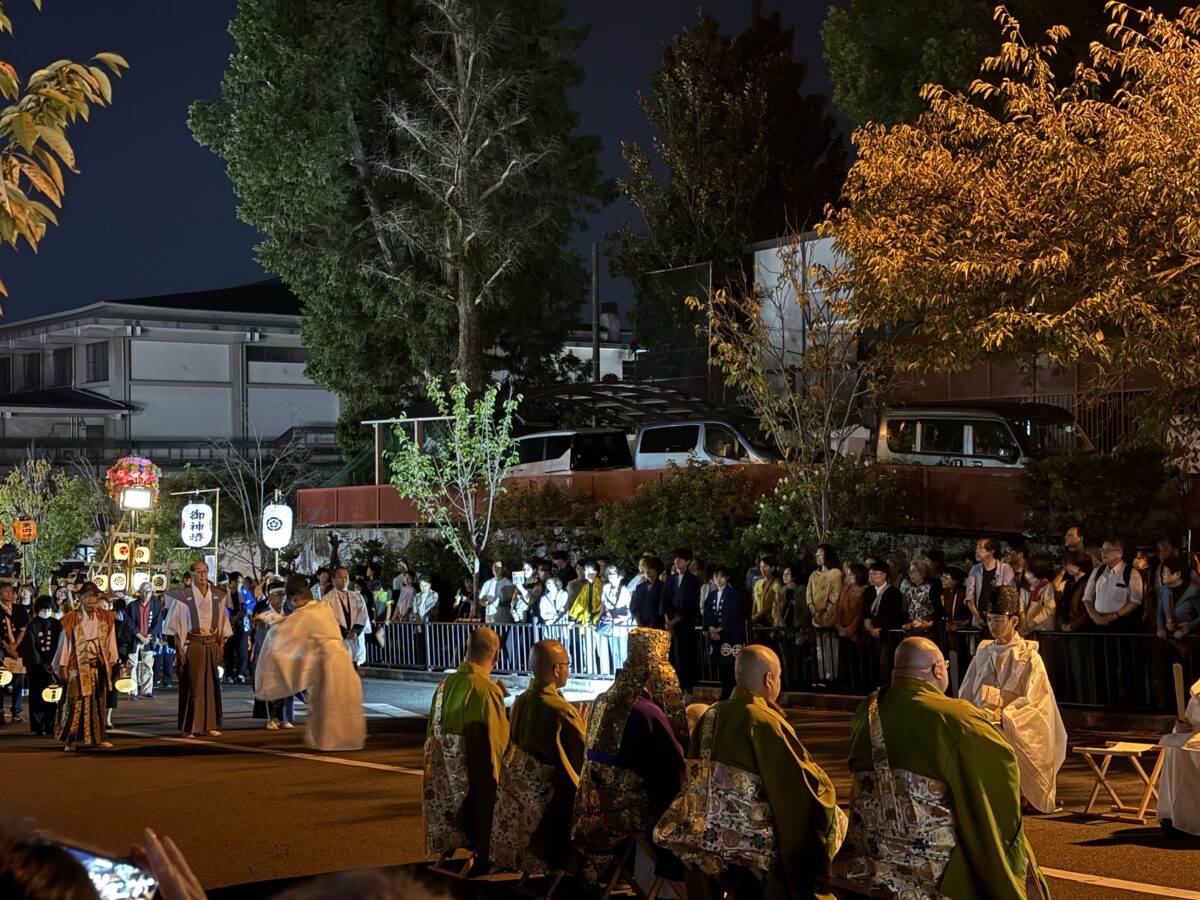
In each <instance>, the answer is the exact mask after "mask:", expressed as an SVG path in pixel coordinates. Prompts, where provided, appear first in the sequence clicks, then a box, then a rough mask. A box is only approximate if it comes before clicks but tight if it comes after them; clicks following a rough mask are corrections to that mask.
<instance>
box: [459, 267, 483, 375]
mask: <svg viewBox="0 0 1200 900" xmlns="http://www.w3.org/2000/svg"><path fill="white" fill-rule="evenodd" d="M475 296H476V285H475V283H474V279H473V278H472V277H471V272H470V268H469V266H468V265H466V264H464V265H461V266H460V267H459V270H458V380H459V381H461V382H462V383H463V384H465V385H466V386H467V388H468V389H469V390H471V391H482V390H483V386H484V376H485V374H486V373H485V372H484V365H483V333H482V331H481V329H480V322H479V312H480V308H479V306H478V305H477V304H476V303H475Z"/></svg>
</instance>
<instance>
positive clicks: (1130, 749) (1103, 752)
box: [1071, 741, 1163, 825]
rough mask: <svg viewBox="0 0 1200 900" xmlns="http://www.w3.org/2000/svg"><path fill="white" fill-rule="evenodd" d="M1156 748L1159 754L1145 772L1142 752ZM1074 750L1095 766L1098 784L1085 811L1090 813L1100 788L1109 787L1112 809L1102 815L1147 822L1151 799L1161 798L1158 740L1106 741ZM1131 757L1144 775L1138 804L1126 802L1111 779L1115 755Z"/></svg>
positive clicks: (1160, 753)
mask: <svg viewBox="0 0 1200 900" xmlns="http://www.w3.org/2000/svg"><path fill="white" fill-rule="evenodd" d="M1155 750H1157V751H1158V756H1157V757H1156V758H1155V760H1154V766H1153V768H1151V770H1150V774H1148V775H1147V774H1146V770H1145V769H1144V768H1143V767H1142V764H1141V762H1140V758H1141V756H1142V754H1143V753H1147V752H1153V751H1155ZM1071 752H1072V753H1078V754H1080V755H1081V756H1082V757H1083V758H1084V759H1085V760H1086V761H1087V764H1088V766H1089V767H1090V768H1091V770H1092V774H1093V775H1094V776H1095V779H1096V785H1095V787H1093V788H1092V796H1091V797H1089V798H1088V802H1087V806H1086V807H1084V810H1083V811H1084V813H1090V812H1091V811H1092V807H1093V806H1095V805H1096V798H1097V797H1098V796H1100V789H1101V788H1104V790H1106V791H1108V796H1109V797H1111V798H1112V812H1110V813H1102V814H1101V815H1109V816H1112V817H1114V818H1131V819H1133V820H1134V821H1136V822H1137V823H1138V824H1139V825H1145V824H1146V818H1147V816H1149V815H1151V814H1152V813H1153V810H1151V809H1150V801H1151V800H1158V776H1159V775H1160V774H1161V772H1162V765H1163V748H1162V747H1159V746H1158V745H1157V744H1137V743H1126V742H1123V741H1105V744H1104V746H1103V747H1072V748H1071ZM1096 757H1101V758H1102V760H1103V761H1102V762H1100V763H1097V762H1096ZM1118 758H1124V759H1128V760H1129V762H1130V763H1131V764H1132V765H1133V768H1134V770H1135V771H1136V772H1137V773H1138V776H1139V777H1140V778H1141V779H1142V784H1143V785H1145V789H1144V790H1143V791H1142V800H1141V803H1140V804H1138V805H1137V806H1129V805H1127V804H1125V803H1124V802H1123V801H1122V800H1121V798H1120V797H1119V796H1118V795H1117V792H1116V790H1114V789H1113V786H1112V783H1111V782H1110V781H1109V780H1108V767H1109V766H1110V765H1111V764H1112V761H1113V760H1114V759H1118Z"/></svg>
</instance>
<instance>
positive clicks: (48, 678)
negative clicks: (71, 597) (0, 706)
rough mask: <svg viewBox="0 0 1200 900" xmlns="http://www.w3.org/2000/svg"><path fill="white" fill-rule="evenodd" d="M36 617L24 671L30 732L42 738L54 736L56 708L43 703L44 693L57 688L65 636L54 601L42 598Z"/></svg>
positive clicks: (28, 638)
mask: <svg viewBox="0 0 1200 900" xmlns="http://www.w3.org/2000/svg"><path fill="white" fill-rule="evenodd" d="M34 609H35V614H34V618H33V621H32V622H30V623H29V630H28V631H27V632H25V645H24V647H23V648H22V649H23V651H24V655H25V669H26V671H27V672H28V683H29V729H30V731H32V732H33V733H34V734H36V735H39V736H41V737H53V736H54V712H55V710H56V708H57V707H56V706H55V704H53V703H47V702H46V701H45V700H44V699H42V691H44V690H46V688H48V687H50V686H51V685H52V684H54V669H53V666H52V663H53V662H54V651H55V649H56V648H57V647H58V639H59V636H60V635H61V634H62V623H61V622H59V621H58V619H56V618H54V616H53V612H54V600H53V598H51V597H39V598H38V600H37V603H36V604H35V605H34Z"/></svg>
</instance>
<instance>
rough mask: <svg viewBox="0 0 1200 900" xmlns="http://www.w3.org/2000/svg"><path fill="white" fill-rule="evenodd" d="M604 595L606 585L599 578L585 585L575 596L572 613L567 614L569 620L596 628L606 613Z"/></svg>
mask: <svg viewBox="0 0 1200 900" xmlns="http://www.w3.org/2000/svg"><path fill="white" fill-rule="evenodd" d="M603 593H604V585H603V584H601V582H600V579H599V578H594V579H592V581H590V582H587V583H585V584H584V585H583V587H581V588H580V589H579V593H578V594H576V595H575V602H574V603H572V604H571V611H570V612H569V613H567V616H568V618H570V619H571V621H572V622H578V623H579V624H580V625H591V626H592V627H593V628H594V627H595V626H596V624H597V623H598V622H599V621H600V614H601V613H602V612H603V611H604V599H603Z"/></svg>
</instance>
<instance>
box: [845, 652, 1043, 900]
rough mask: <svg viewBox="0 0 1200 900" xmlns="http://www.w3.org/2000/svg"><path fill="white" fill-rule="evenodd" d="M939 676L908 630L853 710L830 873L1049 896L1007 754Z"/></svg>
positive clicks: (973, 893) (950, 893)
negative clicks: (842, 817)
mask: <svg viewBox="0 0 1200 900" xmlns="http://www.w3.org/2000/svg"><path fill="white" fill-rule="evenodd" d="M948 684H949V677H948V675H947V671H946V660H945V658H944V657H943V656H942V652H941V650H940V649H939V648H938V646H937V645H936V644H934V643H933V642H932V641H930V640H928V639H926V638H919V637H912V638H907V639H905V640H904V641H902V642H901V644H900V646H899V647H898V648H897V650H896V656H895V665H894V668H893V674H892V683H891V686H890V687H887V688H884V689H882V690H880V691H878V692H877V693H876V694H872V695H871V696H870V697H868V698H867V699H866V700H865V701H863V703H862V704H861V705H860V706H859V708H858V710H857V711H856V712H855V714H854V718H853V719H852V720H851V723H850V770H851V772H853V773H855V785H854V793H853V794H852V795H851V801H850V829H849V833H848V834H847V836H846V843H845V845H844V846H843V848H842V852H841V854H840V855H839V856H838V858H837V859H836V860H835V862H834V871H835V873H837V874H839V875H841V876H842V877H845V878H847V879H849V880H852V881H855V882H866V883H870V884H872V885H873V886H875V887H884V888H888V889H891V890H892V891H893V892H895V893H899V892H900V889H901V888H912V887H914V882H915V889H916V890H917V891H918V892H919V893H924V892H926V891H928V890H929V889H930V888H934V889H936V890H937V892H938V893H940V894H941V895H942V896H945V897H950V898H956V900H966V898H977V897H990V898H1022V900H1023V898H1026V897H1030V898H1034V897H1037V898H1041V897H1049V890H1048V888H1047V887H1046V882H1045V879H1044V878H1043V877H1042V874H1041V872H1040V871H1039V870H1038V867H1037V862H1036V861H1035V859H1034V857H1033V850H1032V848H1031V847H1030V845H1029V841H1028V839H1027V836H1026V834H1025V831H1024V825H1023V823H1022V820H1021V775H1020V770H1019V769H1018V767H1017V758H1016V755H1015V754H1014V752H1013V749H1012V747H1011V746H1010V745H1009V743H1008V741H1006V740H1005V739H1004V736H1003V735H1002V734H1001V733H1000V731H998V730H997V729H996V728H995V727H994V726H993V725H992V724H991V723H990V722H989V721H988V719H987V717H986V716H985V715H984V713H983V712H982V711H981V710H979V709H976V708H975V707H974V706H972V705H971V704H970V703H968V702H967V701H965V700H956V699H953V698H950V697H947V696H946V695H945V691H946V687H947V685H948ZM879 784H887V785H889V788H888V789H886V790H883V791H880V790H879V789H878V787H877V785H879ZM873 807H877V808H873ZM893 807H894V808H893ZM909 807H915V811H914V809H910V808H909ZM906 811H907V812H908V813H911V814H912V815H898V814H903V813H905V812H906ZM918 832H920V833H918ZM926 832H927V833H926ZM906 844H907V846H906ZM872 848H874V849H872Z"/></svg>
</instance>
